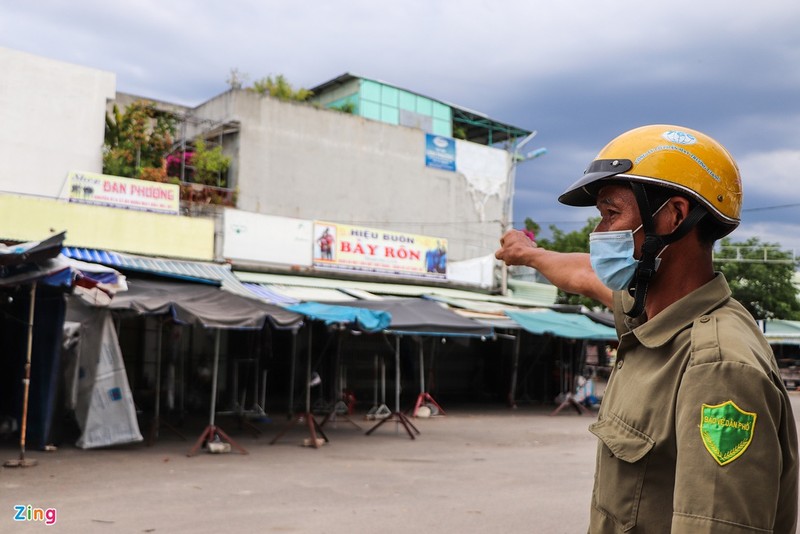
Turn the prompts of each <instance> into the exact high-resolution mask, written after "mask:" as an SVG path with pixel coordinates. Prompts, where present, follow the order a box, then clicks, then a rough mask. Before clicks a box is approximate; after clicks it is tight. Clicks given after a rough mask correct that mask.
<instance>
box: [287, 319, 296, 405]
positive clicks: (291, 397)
mask: <svg viewBox="0 0 800 534" xmlns="http://www.w3.org/2000/svg"><path fill="white" fill-rule="evenodd" d="M296 367H297V330H292V367H291V375H292V378H291V380H290V381H289V415H290V416H291V415H294V382H295V379H296V378H295V377H296Z"/></svg>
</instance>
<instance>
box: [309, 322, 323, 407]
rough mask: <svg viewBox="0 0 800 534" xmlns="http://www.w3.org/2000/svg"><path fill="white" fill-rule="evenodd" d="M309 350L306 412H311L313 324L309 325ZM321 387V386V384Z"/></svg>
mask: <svg viewBox="0 0 800 534" xmlns="http://www.w3.org/2000/svg"><path fill="white" fill-rule="evenodd" d="M307 328H308V352H307V356H306V413H307V414H309V415H310V414H311V324H310V323H309V324H308V326H307ZM320 387H321V386H320Z"/></svg>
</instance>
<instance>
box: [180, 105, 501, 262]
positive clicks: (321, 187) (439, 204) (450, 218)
mask: <svg viewBox="0 0 800 534" xmlns="http://www.w3.org/2000/svg"><path fill="white" fill-rule="evenodd" d="M195 114H196V116H198V117H203V118H208V119H212V120H218V121H229V120H238V121H239V122H240V128H241V129H240V133H239V143H238V167H237V168H236V169H235V173H232V175H231V176H230V178H231V185H232V186H233V187H237V188H238V192H239V193H238V205H237V207H238V208H239V209H241V210H246V211H253V212H258V213H264V214H269V215H280V216H284V217H293V218H299V219H311V220H315V219H316V220H327V221H333V222H339V223H344V224H355V225H359V226H367V227H374V228H378V229H387V230H396V231H400V232H408V233H414V234H421V235H428V236H435V237H443V238H446V239H447V241H448V253H449V254H448V258H449V259H451V260H453V261H457V260H461V259H467V258H473V257H477V256H484V255H486V254H490V253H492V252H494V250H495V249H496V248H497V243H498V238H499V236H500V232H501V225H500V223H499V221H500V219H501V218H502V206H503V199H504V196H505V194H506V184H505V180H506V178H507V172H506V171H505V168H503V169H501V170H500V172H499V175H500V176H501V178H502V180H503V182H504V183H503V184H502V185H501V186H500V187H492V188H486V187H477V188H476V183H478V182H476V179H475V177H474V176H471V177H470V176H465V175H464V174H462V173H459V172H449V171H444V170H438V169H433V168H429V167H426V166H425V133H424V132H423V131H421V130H418V129H414V128H406V127H399V126H392V125H388V124H384V123H380V122H376V121H370V120H367V119H364V118H361V117H357V116H353V115H349V114H345V113H340V112H336V111H330V110H324V109H319V108H317V107H314V106H311V105H308V104H300V103H292V102H282V101H279V100H277V99H274V98H269V97H262V96H260V95H258V94H255V93H253V92H250V91H241V90H240V91H228V92H226V93H224V94H222V95H220V96H218V97H217V98H214V99H212V100H210V101H209V102H207V103H205V104H203V105H201V106H199V107H198V108H197V109H196V110H195ZM476 147H477V149H478V150H480V149H484V150H487V151H490V152H500V153H503V154H504V151H499V150H497V149H493V148H489V147H482V146H478V145H476ZM472 155H473V156H474V154H472ZM493 155H494V156H495V157H494V158H491V159H493V160H494V161H495V162H497V161H498V158H497V157H496V156H497V154H493ZM457 157H458V156H457ZM500 161H501V164H502V162H505V161H507V160H506V159H505V156H503V158H502V159H501V160H500ZM497 174H498V173H497V171H496V172H495V175H497ZM476 195H477V196H476ZM476 199H477V201H476Z"/></svg>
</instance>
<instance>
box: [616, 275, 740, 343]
mask: <svg viewBox="0 0 800 534" xmlns="http://www.w3.org/2000/svg"><path fill="white" fill-rule="evenodd" d="M730 297H731V289H730V287H729V286H728V281H727V280H725V276H724V275H723V274H722V273H716V276H714V278H713V279H712V280H711V281H709V282H708V283H707V284H705V285H704V286H702V287H699V288H698V289H696V290H694V291H692V292H691V293H689V294H688V295H686V296H685V297H683V298H682V299H680V300H678V301H676V302H673V303H672V304H670V305H669V306H667V307H666V308H665V309H664V310H663V311H661V312H660V313H659V314H658V315H656V317H655V318H653V319H648V320H647V321H645V322H641V320H639V319H633V320H631V321H629V323H628V324H629V326H630V328H631V333H632V334H633V335H634V336H636V338H637V339H638V340H639V343H641V344H642V345H644V346H645V347H647V348H655V347H660V346H661V345H664V344H665V343H666V342H668V341H669V340H671V339H672V338H673V337H675V335H677V334H678V332H680V331H681V330H683V329H685V328H686V327H688V326H689V325H691V324H692V323H693V322H694V320H695V319H697V318H698V317H700V316H701V315H706V314H708V313H710V312H711V311H712V310H714V309H715V308H718V307H719V306H720V305H722V304H723V303H724V302H725V301H727V300H728V299H729V298H730ZM629 298H630V297H629ZM629 298H626V299H625V300H626V301H627V300H628V299H629ZM626 304H629V302H626Z"/></svg>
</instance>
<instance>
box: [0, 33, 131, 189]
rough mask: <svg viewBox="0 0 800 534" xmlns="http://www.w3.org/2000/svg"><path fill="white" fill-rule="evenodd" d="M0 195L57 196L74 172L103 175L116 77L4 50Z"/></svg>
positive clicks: (1, 59) (0, 92)
mask: <svg viewBox="0 0 800 534" xmlns="http://www.w3.org/2000/svg"><path fill="white" fill-rule="evenodd" d="M0 73H2V74H0V117H2V126H0V161H2V165H0V191H4V192H11V193H22V194H29V195H42V196H47V197H57V196H58V194H59V193H60V192H61V187H62V185H63V183H64V180H66V177H67V173H68V172H69V171H72V170H76V171H89V172H102V169H103V161H102V148H103V135H104V128H105V110H106V101H107V100H108V99H112V98H114V92H115V88H116V76H115V75H114V74H113V73H111V72H105V71H100V70H96V69H91V68H87V67H81V66H78V65H72V64H69V63H63V62H60V61H54V60H52V59H46V58H42V57H39V56H35V55H32V54H27V53H24V52H18V51H15V50H10V49H7V48H0Z"/></svg>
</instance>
